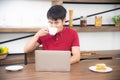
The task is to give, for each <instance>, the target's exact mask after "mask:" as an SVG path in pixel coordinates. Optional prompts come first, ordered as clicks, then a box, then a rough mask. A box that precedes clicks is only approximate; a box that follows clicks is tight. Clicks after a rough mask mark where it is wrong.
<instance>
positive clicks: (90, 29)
mask: <svg viewBox="0 0 120 80" xmlns="http://www.w3.org/2000/svg"><path fill="white" fill-rule="evenodd" d="M73 29H75V30H76V31H78V32H103V31H106V32H108V31H120V27H115V26H102V27H94V26H88V27H73Z"/></svg>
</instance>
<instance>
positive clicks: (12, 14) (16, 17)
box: [0, 0, 120, 53]
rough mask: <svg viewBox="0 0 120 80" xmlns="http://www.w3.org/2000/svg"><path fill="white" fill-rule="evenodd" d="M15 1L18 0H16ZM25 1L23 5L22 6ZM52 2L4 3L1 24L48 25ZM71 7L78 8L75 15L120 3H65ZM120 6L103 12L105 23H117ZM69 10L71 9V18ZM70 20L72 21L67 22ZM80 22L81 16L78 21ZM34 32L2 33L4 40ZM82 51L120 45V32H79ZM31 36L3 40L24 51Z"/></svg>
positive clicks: (12, 50) (12, 48) (13, 50)
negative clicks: (116, 16)
mask: <svg viewBox="0 0 120 80" xmlns="http://www.w3.org/2000/svg"><path fill="white" fill-rule="evenodd" d="M13 1H14V0H13ZM21 5H22V7H21ZM50 6H51V3H50V1H46V0H45V1H44V0H40V1H37V0H36V1H15V2H9V1H6V2H3V3H0V27H45V26H47V22H48V21H47V18H46V12H47V10H48V9H49V7H50ZM63 6H64V7H65V8H66V9H67V11H69V9H73V10H74V14H73V18H77V17H80V16H86V15H89V14H93V13H97V12H101V11H105V10H109V9H113V8H116V7H120V5H114V4H110V5H104V4H102V5H99V4H94V5H91V4H89V5H88V4H85V5H84V4H63ZM119 13H120V10H118V11H113V12H110V13H106V14H102V15H99V16H102V17H103V24H113V22H112V19H111V18H112V17H113V16H114V15H120V14H119ZM68 19H69V13H68V12H67V20H68ZM87 22H88V24H92V25H93V24H94V17H91V18H87ZM66 24H68V23H66ZM74 24H78V25H79V20H77V21H74ZM29 34H33V33H17V34H16V33H0V42H1V41H5V40H9V39H13V38H18V37H22V36H26V35H29ZM78 34H79V38H80V43H81V47H80V49H81V51H84V50H87V51H91V50H116V49H120V45H119V44H120V32H119V31H116V32H79V33H78ZM29 39H30V38H26V39H21V40H17V41H13V42H10V43H5V44H0V46H8V47H9V52H10V53H22V52H23V48H24V45H25V43H26V42H27V41H28V40H29Z"/></svg>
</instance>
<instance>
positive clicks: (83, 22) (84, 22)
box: [80, 16, 87, 27]
mask: <svg viewBox="0 0 120 80" xmlns="http://www.w3.org/2000/svg"><path fill="white" fill-rule="evenodd" d="M85 26H87V20H86V17H83V16H81V17H80V27H85Z"/></svg>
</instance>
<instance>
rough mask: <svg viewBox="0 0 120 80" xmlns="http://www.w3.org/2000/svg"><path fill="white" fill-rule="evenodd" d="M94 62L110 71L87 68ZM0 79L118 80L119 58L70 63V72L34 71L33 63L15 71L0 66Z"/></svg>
mask: <svg viewBox="0 0 120 80" xmlns="http://www.w3.org/2000/svg"><path fill="white" fill-rule="evenodd" d="M96 63H105V64H106V65H107V66H109V67H111V68H112V69H113V71H112V72H108V73H98V72H93V71H90V70H89V69H88V68H89V67H90V66H92V65H95V64H96ZM0 80H120V60H83V61H80V62H79V63H76V64H73V65H71V71H70V72H36V71H35V65H34V64H28V65H24V69H23V70H21V71H17V72H11V71H6V70H5V66H0Z"/></svg>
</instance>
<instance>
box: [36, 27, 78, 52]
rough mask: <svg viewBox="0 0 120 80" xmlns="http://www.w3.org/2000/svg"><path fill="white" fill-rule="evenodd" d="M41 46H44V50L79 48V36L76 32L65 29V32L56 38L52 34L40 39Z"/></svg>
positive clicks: (58, 34)
mask: <svg viewBox="0 0 120 80" xmlns="http://www.w3.org/2000/svg"><path fill="white" fill-rule="evenodd" d="M37 42H38V43H39V44H42V45H43V49H44V50H69V51H71V48H72V46H79V45H80V44H79V38H78V34H77V32H76V31H75V30H73V29H70V28H68V27H64V28H63V30H62V31H61V32H59V33H57V34H56V35H55V36H51V35H50V34H48V35H46V36H42V37H39V39H38V41H37Z"/></svg>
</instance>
